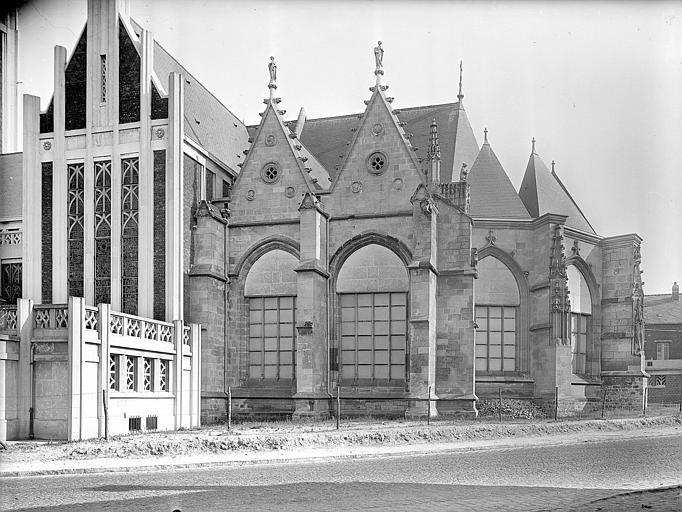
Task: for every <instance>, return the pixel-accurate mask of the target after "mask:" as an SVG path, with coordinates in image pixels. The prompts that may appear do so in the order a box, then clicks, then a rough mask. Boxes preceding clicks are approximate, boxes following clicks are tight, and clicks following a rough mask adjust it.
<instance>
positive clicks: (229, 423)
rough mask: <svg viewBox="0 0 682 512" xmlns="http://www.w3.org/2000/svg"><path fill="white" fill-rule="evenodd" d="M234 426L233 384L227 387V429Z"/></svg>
mask: <svg viewBox="0 0 682 512" xmlns="http://www.w3.org/2000/svg"><path fill="white" fill-rule="evenodd" d="M231 427H232V386H228V387H227V430H228V432H229V430H230V428H231Z"/></svg>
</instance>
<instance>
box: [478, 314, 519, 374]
mask: <svg viewBox="0 0 682 512" xmlns="http://www.w3.org/2000/svg"><path fill="white" fill-rule="evenodd" d="M476 325H477V326H478V329H477V330H476V371H479V372H513V371H516V308H515V307H502V306H476Z"/></svg>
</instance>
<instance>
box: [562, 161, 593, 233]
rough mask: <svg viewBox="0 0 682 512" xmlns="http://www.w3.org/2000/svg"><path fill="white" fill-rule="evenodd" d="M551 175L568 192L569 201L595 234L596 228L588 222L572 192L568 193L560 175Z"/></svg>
mask: <svg viewBox="0 0 682 512" xmlns="http://www.w3.org/2000/svg"><path fill="white" fill-rule="evenodd" d="M550 174H551V175H552V176H553V177H554V179H556V181H557V183H559V185H560V186H561V188H562V189H563V191H564V192H566V195H567V196H568V198H569V199H570V200H571V202H572V203H573V206H575V207H576V208H577V209H578V212H579V213H580V215H582V216H583V219H584V220H585V222H587V225H588V226H590V229H591V230H592V231H593V232H595V233H596V232H597V230H596V229H594V226H592V224H591V223H590V221H589V220H587V216H586V215H585V214H584V213H583V211H582V210H581V209H580V206H578V203H576V202H575V200H574V199H573V196H572V195H571V193H570V192H569V191H568V189H567V188H566V187H565V186H564V183H563V182H562V181H561V178H559V175H558V174H557V173H555V172H551V173H550Z"/></svg>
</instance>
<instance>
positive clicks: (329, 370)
mask: <svg viewBox="0 0 682 512" xmlns="http://www.w3.org/2000/svg"><path fill="white" fill-rule="evenodd" d="M330 220H331V215H330V216H329V217H327V221H326V222H325V231H326V235H325V240H324V241H325V251H324V252H325V259H326V260H327V261H326V264H327V272H329V224H330ZM331 277H332V276H329V278H328V279H327V395H328V396H329V398H333V397H334V395H333V394H332V392H331V389H332V361H331V357H330V356H331V346H332V343H331V334H332V329H331V328H332V315H333V314H334V312H333V311H332V310H331V302H332V300H331V294H332V282H331Z"/></svg>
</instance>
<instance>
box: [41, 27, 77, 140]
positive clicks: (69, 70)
mask: <svg viewBox="0 0 682 512" xmlns="http://www.w3.org/2000/svg"><path fill="white" fill-rule="evenodd" d="M87 35H88V28H87V26H86V27H85V29H84V30H83V35H82V36H81V38H80V40H79V41H78V44H77V45H76V48H75V50H74V52H73V55H72V56H71V59H70V60H69V64H68V66H67V67H66V73H65V76H64V78H65V88H64V96H65V97H64V104H65V105H64V106H65V108H66V110H65V116H66V119H65V121H66V123H65V124H66V126H65V129H66V130H78V129H82V128H85V117H86V115H85V110H86V106H85V96H86V92H87V78H86V77H87V51H88V47H87ZM50 107H53V105H52V102H50ZM52 112H53V111H50V112H48V116H47V117H46V119H45V124H46V126H45V127H46V128H48V126H47V125H48V124H49V125H53V121H52V122H51V118H52ZM41 125H42V123H41ZM49 127H51V126H49ZM40 131H41V132H42V131H43V130H42V126H41V130H40ZM45 131H52V130H45Z"/></svg>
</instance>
